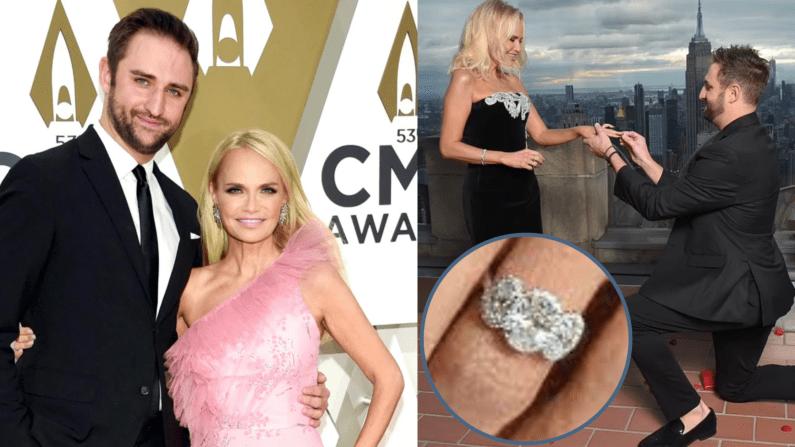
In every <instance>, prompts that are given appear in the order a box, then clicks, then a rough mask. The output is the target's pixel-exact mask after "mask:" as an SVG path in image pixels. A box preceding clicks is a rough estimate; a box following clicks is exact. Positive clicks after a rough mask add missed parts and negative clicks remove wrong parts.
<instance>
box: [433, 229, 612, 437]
mask: <svg viewBox="0 0 795 447" xmlns="http://www.w3.org/2000/svg"><path fill="white" fill-rule="evenodd" d="M571 272H577V274H576V275H572V274H571ZM505 275H512V276H515V277H517V278H519V279H520V280H522V281H523V282H524V283H525V284H527V285H528V286H531V287H535V286H538V287H542V288H544V289H546V290H548V291H550V292H551V293H553V294H554V295H556V296H558V297H560V300H561V302H562V306H563V308H564V309H565V310H571V311H575V312H579V311H581V310H582V309H584V308H585V307H586V306H587V303H588V302H589V301H590V299H591V298H592V297H593V295H594V292H595V291H596V290H597V289H598V288H599V287H600V286H601V284H602V283H604V282H605V281H606V280H607V278H606V276H605V274H604V272H603V271H602V270H601V269H600V268H599V267H598V266H596V265H595V264H594V263H593V262H592V261H591V260H590V259H589V258H588V257H587V256H585V255H583V254H582V253H580V252H579V251H577V250H575V249H574V248H572V247H569V246H568V245H565V244H562V243H559V242H557V241H554V240H549V239H543V238H533V237H521V238H514V239H513V240H511V241H510V243H506V244H505V246H504V247H503V248H502V251H501V253H500V254H498V255H497V256H496V257H495V262H494V263H493V264H492V265H484V266H483V267H482V272H481V274H480V275H478V277H479V278H480V279H481V280H482V281H483V283H485V282H490V281H494V280H496V279H497V278H499V277H502V276H505ZM483 283H481V285H479V286H478V287H475V288H473V290H472V291H471V293H470V294H469V296H468V297H467V302H466V304H465V305H464V307H463V308H462V309H461V311H459V313H458V314H457V315H456V318H455V320H454V321H453V322H452V324H451V325H450V327H449V329H448V330H447V331H446V333H445V334H444V336H443V337H442V339H441V341H440V342H439V344H438V346H437V347H436V349H435V351H434V353H433V356H432V357H431V358H430V359H428V369H429V371H430V375H431V379H432V380H433V383H434V385H435V386H436V389H437V390H438V392H439V394H440V395H441V397H442V398H443V399H444V401H445V402H446V403H447V404H448V405H449V406H450V408H451V409H452V410H453V411H454V412H455V413H456V414H458V415H459V416H460V417H461V418H463V419H464V420H465V421H467V422H468V423H470V424H472V425H473V426H474V427H476V428H478V429H480V430H482V431H484V432H486V433H489V434H493V435H496V434H497V433H499V431H500V430H501V429H502V428H503V427H504V426H505V425H507V424H508V423H510V422H511V421H513V420H514V419H515V418H516V417H517V416H519V415H520V414H522V413H523V412H524V410H525V409H526V408H527V407H528V406H529V404H530V403H531V402H532V401H533V399H534V398H535V396H536V393H537V392H538V390H539V388H540V387H541V384H542V383H543V382H544V379H545V378H546V375H547V373H548V372H549V370H550V368H551V367H552V362H550V361H549V360H548V359H546V358H544V357H542V356H540V355H535V354H524V353H521V352H518V351H516V350H515V349H513V348H512V347H511V346H510V345H508V343H507V342H506V340H505V338H504V336H503V334H502V333H501V332H500V331H498V330H495V329H493V328H491V327H488V326H487V325H486V324H485V322H484V321H483V317H482V316H481V311H480V304H479V303H480V298H481V295H482V294H483V291H484V286H483ZM432 299H435V297H434V298H432ZM426 327H427V323H426Z"/></svg>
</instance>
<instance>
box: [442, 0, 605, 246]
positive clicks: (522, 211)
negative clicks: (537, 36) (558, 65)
mask: <svg viewBox="0 0 795 447" xmlns="http://www.w3.org/2000/svg"><path fill="white" fill-rule="evenodd" d="M523 42H524V18H523V16H522V13H521V12H520V11H519V10H518V9H516V8H514V7H512V6H509V5H507V4H505V3H504V2H502V1H500V0H489V1H487V2H484V3H481V4H480V5H479V6H478V7H477V8H475V10H474V11H472V13H471V14H470V15H469V19H468V20H467V23H466V25H465V26H464V32H463V34H462V35H461V43H460V46H459V49H458V53H457V54H456V55H455V58H453V62H452V64H451V66H450V77H451V78H450V86H449V87H448V89H447V93H446V94H445V98H444V111H443V119H442V134H441V139H440V142H439V147H440V150H441V152H442V156H444V157H445V158H452V159H456V160H461V161H465V162H467V163H469V166H468V168H467V171H466V174H465V175H464V187H463V199H464V218H465V220H466V224H467V230H468V231H469V235H470V238H471V240H472V244H473V245H475V244H478V243H480V242H483V241H485V240H488V239H491V238H493V237H496V236H502V235H505V234H512V233H521V232H525V233H527V232H529V233H542V231H543V229H542V224H541V203H540V196H539V190H538V181H537V180H536V176H535V173H534V172H533V170H534V169H535V168H537V167H538V166H540V165H541V164H542V163H544V156H543V155H542V154H541V153H540V152H537V151H533V150H530V149H527V148H526V147H527V143H526V141H527V140H526V139H527V134H529V135H530V136H531V137H532V138H533V140H535V142H536V143H538V144H539V145H541V146H556V145H559V144H564V143H567V142H569V141H572V140H574V139H576V138H579V137H589V136H593V135H594V134H595V132H594V129H593V127H590V126H580V127H573V128H569V129H561V130H550V129H547V127H546V125H545V124H544V122H543V121H542V120H541V117H540V116H539V114H538V112H537V111H536V109H535V108H534V107H533V105H532V104H531V103H530V99H529V98H528V96H527V91H526V90H525V88H524V86H523V85H522V81H521V79H520V76H521V73H522V68H523V67H524V64H525V60H526V59H527V54H526V52H525V49H524V45H523ZM611 136H614V134H611Z"/></svg>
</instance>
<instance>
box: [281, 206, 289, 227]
mask: <svg viewBox="0 0 795 447" xmlns="http://www.w3.org/2000/svg"><path fill="white" fill-rule="evenodd" d="M288 209H290V205H288V204H287V202H285V203H284V205H282V210H281V211H280V212H279V225H284V223H285V222H287V210H288Z"/></svg>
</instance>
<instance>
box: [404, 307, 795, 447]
mask: <svg viewBox="0 0 795 447" xmlns="http://www.w3.org/2000/svg"><path fill="white" fill-rule="evenodd" d="M420 317H421V316H420ZM710 337H711V336H710V335H709V334H673V335H672V336H671V338H675V339H676V341H677V342H676V345H672V349H673V351H674V354H675V356H676V357H677V359H678V360H679V362H680V364H681V365H683V368H684V369H685V372H686V373H687V375H688V377H689V378H690V380H691V382H692V383H693V384H698V383H701V380H700V371H702V370H704V369H711V370H713V371H714V369H715V357H714V352H712V342H711V338H710ZM761 363H762V364H766V363H775V364H788V365H795V334H793V333H786V334H785V336H776V335H773V334H771V336H770V341H769V342H768V345H767V348H766V349H765V352H764V353H763V354H762V360H761ZM419 365H420V371H419V387H418V389H419V391H418V428H419V430H418V433H419V436H418V439H419V445H418V447H449V446H469V447H481V446H508V445H511V444H505V443H499V442H495V441H493V440H491V439H489V438H485V437H483V436H480V435H478V434H477V433H475V432H473V431H471V430H469V429H468V428H467V427H466V426H465V425H463V424H461V423H460V422H458V420H457V419H455V418H453V417H452V416H451V415H450V414H449V413H448V412H447V411H446V410H445V408H444V406H442V405H441V403H440V402H439V400H438V399H437V397H436V395H435V394H434V393H433V390H432V389H431V385H430V382H429V381H428V378H427V377H426V374H425V371H424V369H423V368H422V366H421V365H422V358H420V363H419ZM790 386H795V384H791V385H790ZM699 394H700V395H701V396H702V398H703V399H704V401H705V402H706V403H707V404H708V405H709V406H711V407H712V408H713V409H714V410H715V412H716V413H717V415H718V433H717V435H716V436H715V437H713V438H711V439H709V440H707V441H703V442H696V443H695V444H693V445H694V446H711V447H750V446H789V447H795V431H793V432H790V433H786V432H784V431H782V427H783V426H785V425H789V426H791V427H793V428H795V402H789V403H787V402H784V401H781V402H755V403H746V404H737V403H729V402H726V401H724V400H722V399H721V398H720V397H718V396H717V395H716V394H715V393H714V392H712V391H699ZM662 423H663V417H662V413H661V412H660V411H659V409H657V405H656V403H655V401H654V398H653V397H652V395H651V393H650V392H649V391H648V390H647V388H646V386H645V385H644V383H643V377H642V376H641V374H640V372H639V371H638V369H637V367H635V365H634V364H631V365H630V368H629V370H628V372H627V376H626V378H625V380H624V383H623V384H622V386H621V389H620V390H619V392H618V394H617V395H616V397H615V399H614V400H613V402H611V404H610V406H609V407H608V408H607V410H606V411H605V412H604V413H603V414H602V415H601V416H600V417H599V418H597V419H596V420H595V421H594V422H593V423H592V424H591V425H590V426H588V427H586V428H584V429H582V430H580V431H579V432H577V433H575V434H573V435H571V436H569V437H567V438H564V439H562V440H559V441H557V442H555V443H554V445H555V447H624V446H632V447H634V446H636V445H637V444H638V442H639V441H640V440H641V439H643V438H644V437H645V436H646V435H647V434H649V433H651V432H652V431H654V430H656V429H657V428H658V427H659V426H660V425H662Z"/></svg>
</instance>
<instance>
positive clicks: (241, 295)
mask: <svg viewBox="0 0 795 447" xmlns="http://www.w3.org/2000/svg"><path fill="white" fill-rule="evenodd" d="M331 237H332V236H331V235H330V234H329V232H328V230H326V229H325V228H324V227H323V224H322V223H320V222H317V221H310V222H308V223H306V224H304V225H303V226H302V227H301V228H300V229H299V230H298V231H297V232H296V233H295V234H294V235H293V237H292V238H291V239H290V241H289V242H288V244H287V247H285V250H284V252H282V254H281V255H280V256H279V257H278V258H277V259H276V260H275V261H274V262H273V264H271V265H270V266H269V267H268V268H267V270H265V272H263V273H262V275H260V276H259V277H258V278H256V279H255V280H253V281H252V282H251V283H249V284H248V285H246V286H245V287H243V289H242V290H240V291H239V292H237V293H236V294H234V295H233V296H231V297H230V298H229V299H227V300H226V301H224V302H222V303H221V304H219V305H218V306H217V307H216V308H215V309H213V310H212V311H210V313H208V314H207V315H205V316H203V317H202V318H200V319H198V320H197V321H195V322H194V323H193V325H191V327H190V328H189V329H188V330H187V331H186V332H185V333H184V334H183V335H182V336H181V337H180V338H179V340H177V342H176V343H174V346H172V347H171V349H169V350H168V352H166V365H167V366H168V377H169V388H170V393H171V395H172V397H173V398H174V410H175V413H176V415H177V418H178V419H179V420H180V422H181V424H182V425H183V426H185V427H187V428H188V429H189V430H190V435H191V445H192V446H193V447H209V446H213V447H215V446H228V447H254V446H257V447H261V446H273V447H277V446H285V447H286V446H322V443H321V441H320V436H319V435H318V433H317V430H316V429H314V428H312V427H311V426H309V418H308V417H307V416H304V415H303V414H302V413H301V410H302V408H303V405H302V404H301V403H299V402H298V396H299V395H300V394H301V389H302V388H303V387H305V386H309V385H316V383H317V364H318V350H319V345H320V338H319V336H320V334H319V331H318V327H317V324H315V320H314V318H313V317H312V315H311V314H310V313H309V309H307V307H306V305H305V304H304V300H303V298H302V297H301V293H300V291H299V283H300V281H301V279H302V277H303V276H304V273H305V272H306V270H307V269H308V268H309V267H311V266H312V265H314V264H316V263H318V262H328V263H332V264H333V261H332V259H333V258H332V257H331V256H330V254H329V253H330V251H329V246H330V245H329V244H330V242H331V240H330V239H331ZM334 265H335V264H334Z"/></svg>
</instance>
